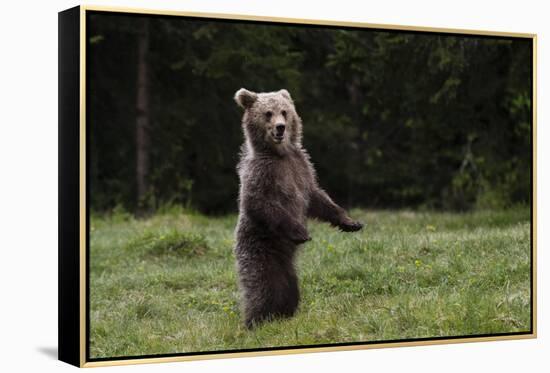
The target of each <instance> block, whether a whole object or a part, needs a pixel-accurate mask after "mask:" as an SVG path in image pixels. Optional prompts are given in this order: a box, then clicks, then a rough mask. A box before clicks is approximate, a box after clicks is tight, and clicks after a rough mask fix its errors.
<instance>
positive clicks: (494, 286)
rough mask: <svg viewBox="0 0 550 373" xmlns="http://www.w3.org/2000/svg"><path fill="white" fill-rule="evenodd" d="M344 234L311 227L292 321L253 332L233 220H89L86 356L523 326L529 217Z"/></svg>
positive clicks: (174, 216)
mask: <svg viewBox="0 0 550 373" xmlns="http://www.w3.org/2000/svg"><path fill="white" fill-rule="evenodd" d="M351 215H352V216H353V217H354V218H357V219H358V220H361V221H362V222H364V223H366V224H367V225H366V227H365V228H364V229H363V230H362V231H361V232H359V233H354V234H346V233H341V232H339V231H337V230H335V229H333V228H331V227H329V226H328V225H326V224H322V223H318V222H315V221H310V223H309V230H310V233H311V236H312V237H313V240H312V241H311V242H308V243H307V244H305V245H303V246H302V248H301V250H300V253H299V260H298V272H299V278H300V288H301V293H302V300H301V304H300V308H299V311H298V313H297V315H296V317H294V318H292V319H288V320H282V321H275V322H272V323H268V324H265V325H263V326H261V327H259V328H257V329H256V330H254V331H248V330H246V329H245V328H244V327H243V325H242V323H241V319H240V312H239V305H238V296H239V295H238V290H237V279H236V273H235V264H234V257H233V252H232V247H233V245H234V240H233V230H234V227H235V222H236V215H230V216H225V217H219V218H212V217H205V216H202V215H199V214H193V213H185V212H184V211H181V210H175V211H166V212H164V213H159V214H157V215H155V216H153V217H150V218H147V219H134V218H132V217H131V216H129V215H126V214H124V213H117V214H112V215H109V216H95V215H94V216H92V218H91V222H90V290H91V291H90V320H91V321H90V356H91V357H92V358H101V357H116V356H135V355H151V354H166V353H180V352H197V351H215V350H231V349H247V348H259V347H274V346H296V345H313V344H326V343H337V342H354V341H379V340H395V339H405V338H406V339H410V338H425V337H435V336H457V335H475V334H488V333H490V334H493V333H506V332H520V331H527V330H529V327H530V221H529V219H530V213H529V210H528V209H527V208H525V209H523V208H520V209H513V210H507V211H479V212H472V213H464V214H454V213H439V212H411V211H363V210H354V211H352V213H351Z"/></svg>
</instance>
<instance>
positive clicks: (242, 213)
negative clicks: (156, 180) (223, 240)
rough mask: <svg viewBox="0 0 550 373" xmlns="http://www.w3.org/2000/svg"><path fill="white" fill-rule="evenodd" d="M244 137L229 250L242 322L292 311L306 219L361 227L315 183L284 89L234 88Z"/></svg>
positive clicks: (349, 228) (347, 228) (250, 323)
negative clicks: (236, 211) (231, 249)
mask: <svg viewBox="0 0 550 373" xmlns="http://www.w3.org/2000/svg"><path fill="white" fill-rule="evenodd" d="M235 101H236V102H237V104H239V106H241V107H242V108H243V109H244V116H243V120H242V126H243V130H244V137H245V140H246V141H245V143H244V144H243V146H242V150H241V160H240V162H239V165H238V166H237V170H238V174H239V178H240V192H239V221H238V224H237V228H236V247H235V256H236V259H237V270H238V274H239V282H240V289H241V292H242V298H243V308H244V314H245V315H244V317H245V325H246V326H247V327H248V328H252V327H254V326H255V325H257V324H258V323H260V322H262V321H266V320H270V319H272V318H274V317H290V316H292V315H294V313H295V312H296V309H297V307H298V301H299V291H298V280H297V277H296V271H295V268H294V257H295V254H296V249H297V245H299V244H302V243H304V242H306V241H309V240H310V239H311V238H310V236H309V233H308V231H307V227H306V220H307V218H308V217H312V218H317V219H319V220H322V221H326V222H329V223H330V224H332V225H333V226H335V227H338V228H340V229H341V230H342V231H345V232H353V231H357V230H359V229H361V228H362V224H361V223H359V222H355V221H353V220H352V219H351V218H350V217H349V216H348V215H347V214H346V212H345V211H344V209H342V208H341V207H340V206H338V205H337V204H335V203H334V202H333V201H332V200H331V199H330V197H329V196H328V195H327V194H326V193H325V192H324V191H323V190H322V189H321V188H320V187H319V186H318V184H317V180H316V175H315V170H314V169H313V166H312V164H311V162H310V161H309V156H308V154H307V152H306V150H305V149H304V148H303V147H302V143H301V141H302V121H301V119H300V117H299V116H298V114H297V113H296V110H295V108H294V103H293V101H292V98H291V97H290V94H289V93H288V91H286V90H284V89H283V90H280V91H278V92H270V93H254V92H250V91H248V90H246V89H244V88H243V89H240V90H239V91H237V93H236V94H235Z"/></svg>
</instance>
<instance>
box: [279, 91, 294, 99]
mask: <svg viewBox="0 0 550 373" xmlns="http://www.w3.org/2000/svg"><path fill="white" fill-rule="evenodd" d="M279 93H280V94H282V95H283V97H284V98H286V99H288V100H290V101H292V97H290V93H288V91H287V90H286V89H281V90H280V91H279Z"/></svg>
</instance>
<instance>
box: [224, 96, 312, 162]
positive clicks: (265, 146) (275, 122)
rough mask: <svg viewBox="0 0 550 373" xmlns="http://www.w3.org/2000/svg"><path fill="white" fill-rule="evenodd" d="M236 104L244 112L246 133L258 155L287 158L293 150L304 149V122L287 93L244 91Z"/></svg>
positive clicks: (236, 97) (237, 98) (249, 142)
mask: <svg viewBox="0 0 550 373" xmlns="http://www.w3.org/2000/svg"><path fill="white" fill-rule="evenodd" d="M235 101H236V102H237V104H238V105H239V106H241V107H242V108H243V109H244V116H243V128H244V133H245V137H246V140H247V144H248V146H249V147H251V148H252V149H253V150H254V151H256V152H265V151H268V152H269V151H271V152H275V153H277V154H279V155H284V154H285V153H287V152H288V151H289V150H291V149H292V148H297V149H300V148H301V146H302V144H301V142H302V121H301V119H300V117H299V116H298V114H297V113H296V109H295V107H294V102H293V101H292V98H291V97H290V93H288V91H287V90H286V89H281V90H280V91H276V92H268V93H255V92H251V91H248V90H246V89H244V88H241V89H239V90H238V91H237V93H235Z"/></svg>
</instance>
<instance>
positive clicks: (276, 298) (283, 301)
mask: <svg viewBox="0 0 550 373" xmlns="http://www.w3.org/2000/svg"><path fill="white" fill-rule="evenodd" d="M261 268H263V269H264V270H263V271H262V272H261V275H260V276H254V277H255V278H254V279H251V278H248V279H243V280H244V281H242V284H243V285H244V287H245V288H244V298H245V299H244V301H245V325H246V327H247V328H249V329H252V328H254V327H255V326H257V325H258V324H260V323H262V322H264V321H269V320H272V319H274V318H279V317H291V316H293V315H294V314H295V313H296V310H297V308H298V303H299V299H300V294H299V290H298V280H297V276H296V273H295V271H294V266H293V264H292V263H277V261H270V263H269V265H265V266H262V267H261ZM251 280H252V281H251Z"/></svg>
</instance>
